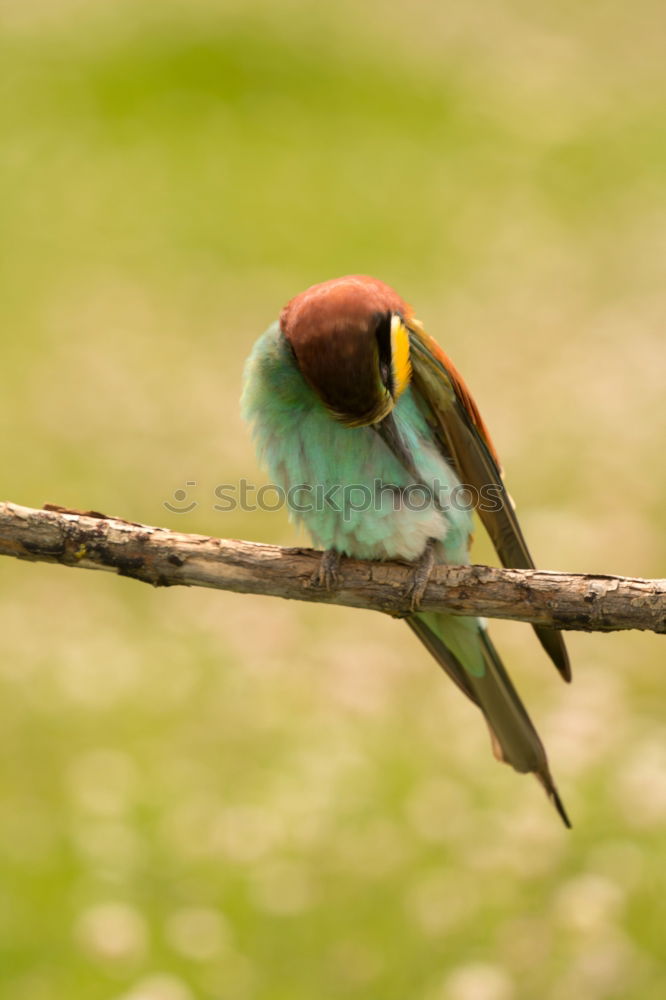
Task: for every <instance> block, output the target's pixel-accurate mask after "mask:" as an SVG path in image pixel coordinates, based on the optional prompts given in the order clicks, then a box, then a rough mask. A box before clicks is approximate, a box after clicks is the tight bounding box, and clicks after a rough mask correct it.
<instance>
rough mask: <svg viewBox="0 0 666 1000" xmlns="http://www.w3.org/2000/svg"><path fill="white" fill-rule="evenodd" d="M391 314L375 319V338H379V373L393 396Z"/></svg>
mask: <svg viewBox="0 0 666 1000" xmlns="http://www.w3.org/2000/svg"><path fill="white" fill-rule="evenodd" d="M392 318H393V317H392V314H391V313H390V312H386V313H378V314H377V316H376V317H375V321H376V324H377V325H376V327H375V336H376V337H377V347H378V349H379V372H380V375H381V377H382V382H383V383H384V385H385V386H386V388H387V389H388V391H389V392H390V393H391V395H393V392H394V390H395V385H394V384H393V365H392V364H391V319H392Z"/></svg>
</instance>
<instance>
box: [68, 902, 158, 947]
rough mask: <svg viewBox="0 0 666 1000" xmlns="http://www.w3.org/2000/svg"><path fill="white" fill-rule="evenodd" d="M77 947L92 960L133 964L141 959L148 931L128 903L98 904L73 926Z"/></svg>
mask: <svg viewBox="0 0 666 1000" xmlns="http://www.w3.org/2000/svg"><path fill="white" fill-rule="evenodd" d="M75 934H76V939H77V941H78V943H79V946H80V947H81V949H82V950H83V951H85V952H86V953H87V954H88V955H90V956H91V957H92V958H98V959H103V960H106V959H110V960H113V961H134V960H138V959H140V958H142V957H143V956H144V954H145V952H146V948H147V944H148V929H147V926H146V922H145V920H144V918H143V916H142V914H141V912H140V911H139V910H138V909H137V908H136V907H134V906H132V905H130V904H129V903H121V902H108V903H97V904H96V905H94V906H91V907H89V908H88V909H87V910H84V912H83V913H82V914H81V916H80V917H79V919H78V921H77V923H76V930H75Z"/></svg>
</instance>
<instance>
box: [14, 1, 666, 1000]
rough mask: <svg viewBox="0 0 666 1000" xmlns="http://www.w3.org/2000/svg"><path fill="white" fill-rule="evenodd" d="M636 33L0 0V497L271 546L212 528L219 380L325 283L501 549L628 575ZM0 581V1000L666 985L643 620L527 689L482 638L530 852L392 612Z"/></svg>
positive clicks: (657, 683)
mask: <svg viewBox="0 0 666 1000" xmlns="http://www.w3.org/2000/svg"><path fill="white" fill-rule="evenodd" d="M665 28H666V17H665V16H664V8H663V5H662V4H661V3H658V2H651V0H635V2H634V3H631V4H628V3H626V2H623V3H620V2H612V0H607V2H602V0H598V2H591V3H588V4H584V5H582V4H574V3H571V2H568V0H559V2H555V3H552V4H551V3H548V4H547V3H543V2H542V3H537V4H534V3H528V2H526V0H487V2H484V3H481V4H462V3H461V4H440V3H436V2H434V0H414V2H412V3H409V4H408V3H406V2H405V0H401V2H398V3H396V4H392V5H390V6H387V5H385V4H384V3H380V2H378V0H371V2H368V3H366V4H363V5H359V4H354V3H351V2H348V0H343V2H339V3H337V4H335V5H330V6H329V5H324V4H308V3H306V2H304V0H285V2H283V3H281V4H275V3H270V2H264V3H262V2H260V0H250V2H243V3H240V2H238V3H224V2H220V3H215V2H213V0H187V2H185V0H181V2H177V0H162V2H160V3H149V2H148V0H135V2H132V3H129V2H111V0H108V2H103V0H97V2H93V0H88V2H85V0H30V2H26V0H3V2H2V3H1V4H0V67H1V68H0V86H1V87H2V94H1V98H0V191H1V195H0V213H1V214H0V218H1V222H0V241H1V243H0V255H1V261H2V263H1V265H0V302H1V305H0V311H1V321H0V336H1V337H2V353H3V364H2V375H3V379H2V382H3V386H2V399H1V402H0V419H1V421H2V427H3V434H2V436H1V441H0V467H1V468H2V483H3V488H2V491H1V496H2V499H7V500H13V501H15V502H18V503H24V504H27V505H31V506H40V505H41V504H43V503H44V502H55V503H60V504H65V505H70V506H74V507H80V508H95V509H98V510H102V511H105V512H107V513H112V514H117V515H120V516H122V517H126V518H128V519H131V520H137V521H147V522H149V523H153V524H164V525H168V526H171V527H173V528H176V529H180V530H185V531H200V532H204V533H206V534H217V535H222V536H235V537H245V538H252V539H257V540H268V541H274V542H278V543H290V542H292V541H294V540H295V539H296V538H297V536H296V535H295V533H294V531H293V529H292V528H291V527H290V525H289V523H288V521H287V519H286V516H285V515H284V514H283V513H275V514H269V513H259V512H255V513H251V512H243V511H240V510H238V511H233V512H229V513H226V514H221V513H219V512H217V511H216V510H215V509H214V506H213V504H214V503H215V498H214V495H213V491H214V489H215V486H216V485H218V484H221V483H233V482H235V481H236V480H237V479H238V478H239V477H242V476H245V477H247V478H248V479H250V480H251V481H253V482H258V483H262V482H264V481H265V479H264V476H263V474H262V472H261V471H260V470H259V469H258V467H257V464H256V461H255V458H254V454H253V450H252V446H251V443H250V440H249V435H248V433H247V430H246V429H245V428H244V427H243V425H242V423H241V421H240V418H239V413H238V396H239V392H240V388H241V381H242V366H243V361H244V358H245V356H246V355H247V353H248V351H249V349H250V346H251V344H252V342H253V340H254V339H255V337H256V336H257V335H258V334H259V333H260V332H261V331H262V329H264V328H265V327H266V326H267V325H268V323H269V322H271V321H272V320H273V318H274V317H276V315H277V313H278V311H279V309H280V307H281V306H282V305H283V303H284V302H285V301H286V300H287V299H288V298H290V297H291V296H292V295H294V294H296V293H297V292H299V291H300V290H302V289H303V288H304V287H305V286H307V285H308V284H311V283H313V282H315V281H321V280H323V279H325V278H329V277H334V276H336V275H339V274H344V273H348V272H355V271H360V272H367V273H370V274H375V275H377V276H379V277H382V278H383V279H384V280H386V281H388V282H390V283H391V284H394V285H395V286H396V287H397V288H398V290H399V291H400V292H401V294H402V295H403V296H404V297H405V298H406V299H407V300H408V301H411V302H413V303H414V304H415V305H416V306H417V313H418V315H419V316H420V317H421V318H422V319H423V321H424V322H425V324H426V326H427V328H428V329H429V330H430V331H431V332H432V333H434V334H435V336H437V337H438V339H439V340H440V341H441V343H442V344H443V345H444V346H445V347H446V349H447V350H448V351H449V352H450V353H451V355H452V356H453V358H454V359H455V361H456V362H457V364H458V365H459V367H460V368H461V369H462V371H463V372H464V374H465V377H466V378H467V380H468V381H469V383H470V385H471V387H472V390H473V392H474V393H475V395H476V397H477V399H478V400H479V402H480V404H481V409H482V411H483V413H484V415H485V416H486V418H487V420H488V423H489V424H490V426H491V428H492V430H493V434H494V437H495V439H496V443H497V445H498V447H499V450H500V453H501V454H502V456H503V459H504V463H505V465H506V467H507V469H508V482H509V486H510V488H511V490H512V492H513V494H514V496H515V497H516V499H517V501H518V504H519V508H520V511H521V517H522V521H523V525H524V528H525V531H526V534H527V537H528V539H529V540H530V544H531V547H532V549H533V552H534V554H535V556H536V558H537V562H538V563H539V564H540V565H542V566H544V567H547V568H560V569H569V570H580V571H586V570H587V571H601V572H611V573H626V574H635V575H641V576H659V575H663V565H664V555H665V551H664V549H665V541H664V519H663V508H664V498H665V493H666V473H665V470H664V457H663V456H664V450H663V449H664V437H665V431H666V427H665V407H664V375H665V369H666V354H665V350H664V332H663V326H664V314H665V305H666V301H665V300H666V295H665V293H664V268H663V264H664V259H665V257H666V254H665V252H664V251H665V247H664V222H665V215H666V212H665V208H666V199H665V198H664V184H663V181H664V176H665V173H664V171H665V168H666V156H665V141H664V139H665V131H666V129H665V125H664V114H663V107H664V97H665V90H666V88H665V83H666V69H665V65H666V64H665V63H664V58H663V37H664V29H665ZM187 482H190V483H195V484H196V485H195V486H190V487H187V492H188V502H189V501H195V502H196V503H197V506H196V509H194V510H193V511H192V512H190V513H189V514H178V513H172V512H170V511H169V510H168V509H166V508H165V503H171V504H172V505H174V503H175V501H174V494H175V492H176V491H177V490H179V489H185V488H186V487H185V484H186V483H187ZM476 557H477V559H479V560H483V559H487V558H489V552H488V548H487V546H484V545H483V544H481V545H480V547H479V549H478V551H477V553H476ZM0 572H1V574H2V577H1V579H2V601H1V602H0V628H1V632H2V654H1V658H0V689H1V698H0V993H1V995H2V996H3V997H7V998H8V1000H72V998H76V1000H121V998H122V1000H312V998H313V997H317V998H337V997H349V998H359V1000H360V998H378V1000H413V998H414V1000H531V998H536V997H539V998H547V1000H569V998H570V997H572V996H584V997H586V998H588V1000H589V998H592V1000H595V998H615V997H617V998H632V1000H633V998H637V1000H638V998H640V1000H652V998H654V1000H657V998H659V1000H661V998H662V997H663V996H664V995H665V991H666V955H665V947H664V926H665V925H666V866H665V865H664V860H663V859H664V852H665V850H666V681H665V678H664V664H663V639H661V638H659V637H656V636H652V635H640V634H637V633H633V634H632V633H628V634H623V635H622V634H618V635H609V636H601V635H583V634H580V635H572V636H571V639H570V647H571V652H572V659H573V663H574V671H575V683H574V685H573V686H572V687H571V688H565V686H564V685H562V684H561V683H560V682H559V680H558V678H557V676H556V674H555V671H554V670H553V669H552V668H551V667H550V666H549V664H548V663H547V661H546V659H545V657H544V656H543V654H542V652H541V650H540V648H539V647H538V644H537V643H536V641H535V639H534V637H533V636H532V634H531V630H529V629H528V628H527V627H525V626H521V625H518V624H514V623H496V624H495V625H494V626H493V634H494V636H495V638H496V641H497V643H498V645H499V647H500V649H501V650H502V652H503V655H504V657H505V659H506V662H507V663H508V664H509V665H510V666H511V668H512V673H513V674H514V676H515V677H516V679H517V682H518V684H519V686H520V688H521V690H522V691H523V692H524V694H525V697H526V699H527V701H528V703H529V705H530V706H531V708H532V709H533V712H534V716H535V719H536V721H537V722H538V725H539V728H540V730H541V731H542V734H543V736H544V739H545V741H546V744H547V746H548V748H549V751H550V756H551V760H552V765H553V769H554V772H555V774H556V776H557V778H558V781H559V784H560V788H561V791H562V794H563V797H564V800H565V802H566V804H567V806H568V808H569V811H570V813H571V815H572V818H573V821H574V829H573V831H572V832H571V833H567V832H566V831H564V830H563V829H562V828H561V827H560V825H559V821H558V820H557V817H556V815H555V814H554V812H553V810H552V809H551V808H550V807H549V805H548V803H547V801H546V799H545V797H544V796H543V794H542V792H541V791H540V789H539V788H538V787H537V785H536V784H535V783H534V782H533V781H532V780H529V779H526V778H520V777H519V776H517V775H515V774H514V773H513V772H511V771H510V770H509V769H508V768H502V767H499V766H498V765H497V764H496V763H495V762H494V761H493V759H492V757H491V755H490V752H489V747H488V741H487V735H486V732H485V727H484V726H483V724H482V722H481V720H480V718H479V717H478V715H477V714H476V713H475V710H474V709H473V708H472V707H471V706H469V705H468V704H466V703H464V702H463V700H462V698H461V697H460V695H459V693H458V692H457V691H456V690H454V689H453V686H452V685H450V684H447V683H446V682H445V680H444V678H443V677H442V676H441V675H440V674H439V673H438V671H437V670H436V668H435V667H434V665H433V663H432V662H431V661H429V659H428V656H427V655H426V654H425V652H424V651H423V650H422V648H421V647H420V646H418V644H417V643H416V642H415V640H414V639H413V638H412V637H411V635H410V634H409V633H408V630H407V629H406V628H404V626H401V625H400V624H399V623H396V622H392V621H390V620H388V619H384V618H383V617H381V616H372V617H371V616H370V615H369V614H365V613H362V612H353V611H347V610H343V609H336V608H318V607H315V606H312V607H308V606H305V605H303V606H301V605H298V604H288V603H284V602H280V601H277V600H270V599H259V598H253V597H241V596H236V595H229V594H223V593H214V592H206V591H202V590H198V591H195V590H193V591H185V590H183V591H179V590H176V589H173V590H160V591H154V592H152V591H151V590H149V589H148V588H147V587H144V586H141V585H139V584H137V583H134V582H132V581H128V580H122V579H118V578H114V577H112V576H110V575H109V576H107V575H105V574H96V575H93V574H91V573H82V572H76V573H74V572H72V573H70V572H68V571H65V570H63V569H61V568H59V567H49V566H39V565H23V564H20V563H17V562H10V561H9V560H5V561H4V563H3V565H1V566H0Z"/></svg>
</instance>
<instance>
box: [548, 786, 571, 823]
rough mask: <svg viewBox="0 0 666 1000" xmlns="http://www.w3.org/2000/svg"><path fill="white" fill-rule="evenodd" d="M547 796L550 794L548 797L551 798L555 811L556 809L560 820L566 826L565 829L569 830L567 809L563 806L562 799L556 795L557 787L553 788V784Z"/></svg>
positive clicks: (569, 821)
mask: <svg viewBox="0 0 666 1000" xmlns="http://www.w3.org/2000/svg"><path fill="white" fill-rule="evenodd" d="M549 796H550V798H551V800H552V802H553V805H554V806H555V808H556V809H557V811H558V813H559V815H560V819H561V820H562V822H563V823H564V825H565V826H566V828H567V830H571V828H572V827H571V820H570V819H569V817H568V815H567V811H566V809H565V808H564V804H563V802H562V799H561V798H560V796H559V795H558V792H557V789H556V788H555V786H553V787H552V788H551V789H550V792H549Z"/></svg>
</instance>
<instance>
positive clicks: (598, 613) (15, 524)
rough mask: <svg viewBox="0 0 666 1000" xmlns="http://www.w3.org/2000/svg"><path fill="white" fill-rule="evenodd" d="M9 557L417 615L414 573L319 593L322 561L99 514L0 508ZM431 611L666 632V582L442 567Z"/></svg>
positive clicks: (345, 565) (382, 575)
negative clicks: (411, 591)
mask: <svg viewBox="0 0 666 1000" xmlns="http://www.w3.org/2000/svg"><path fill="white" fill-rule="evenodd" d="M0 555H7V556H14V557H15V558H17V559H27V560H31V561H42V562H51V563H60V564H61V565H62V566H76V567H79V568H80V569H103V570H109V571H110V572H113V573H118V574H120V575H121V576H128V577H132V578H133V579H135V580H140V581H142V582H144V583H150V584H152V585H153V586H156V587H169V586H175V585H181V586H187V587H195V586H196V587H214V588H217V589H219V590H231V591H235V592H237V593H243V594H268V595H271V596H274V597H284V598H289V599H295V600H301V601H318V602H321V603H324V604H342V605H347V606H349V607H355V608H368V609H371V610H374V611H382V612H384V613H386V614H390V615H394V616H402V615H405V614H407V613H408V610H409V607H408V599H407V598H406V596H405V593H406V590H407V587H408V583H409V580H410V575H411V572H412V569H411V568H410V567H409V566H407V565H402V564H399V563H393V562H385V563H377V562H363V561H360V560H356V559H344V560H343V561H342V565H341V567H340V572H339V577H338V582H337V586H336V587H335V588H333V589H331V590H325V589H322V588H321V587H319V586H316V585H314V584H313V583H312V577H313V574H315V575H316V571H317V569H318V567H319V559H320V557H321V553H320V552H316V551H314V550H312V549H300V548H280V547H278V546H275V545H262V544H260V543H257V542H243V541H237V540H235V539H222V538H209V537H207V536H205V535H189V534H183V533H181V532H177V531H169V530H168V529H166V528H156V527H151V526H149V525H146V524H135V523H132V522H131V521H123V520H120V519H119V518H115V517H107V516H105V515H104V514H99V513H98V512H96V511H74V510H69V509H66V508H62V507H57V506H55V505H53V504H48V505H47V506H46V507H45V509H43V510H34V509H32V508H29V507H20V506H18V505H17V504H12V503H0ZM421 607H422V609H423V610H424V611H446V612H448V613H450V614H455V615H480V616H482V617H484V618H513V619H515V620H517V621H523V622H531V623H533V624H540V625H553V626H556V627H557V628H563V629H578V630H582V631H588V632H594V631H596V632H611V631H615V630H619V629H643V630H650V631H653V632H666V580H642V579H637V578H632V577H622V576H602V575H599V574H576V573H553V572H548V571H546V570H517V569H495V568H492V567H489V566H448V567H437V568H436V569H435V571H434V572H433V574H432V577H431V580H430V583H429V584H428V587H427V590H426V592H425V595H424V597H423V600H422V603H421Z"/></svg>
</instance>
